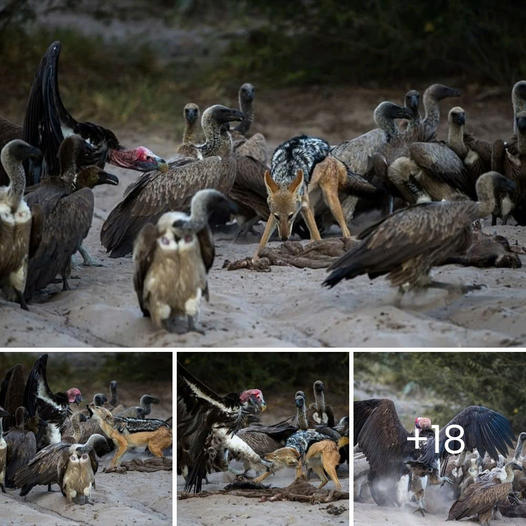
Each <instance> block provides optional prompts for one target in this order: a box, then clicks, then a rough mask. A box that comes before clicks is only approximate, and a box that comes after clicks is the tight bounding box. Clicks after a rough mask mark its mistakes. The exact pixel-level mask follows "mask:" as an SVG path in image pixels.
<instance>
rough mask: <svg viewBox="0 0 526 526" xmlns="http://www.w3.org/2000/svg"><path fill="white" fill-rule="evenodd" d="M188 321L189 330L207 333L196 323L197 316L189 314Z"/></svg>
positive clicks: (202, 333)
mask: <svg viewBox="0 0 526 526" xmlns="http://www.w3.org/2000/svg"><path fill="white" fill-rule="evenodd" d="M186 323H187V324H188V332H197V333H198V334H201V335H203V336H204V335H205V331H204V330H203V329H199V328H198V327H197V325H196V321H195V316H190V315H187V317H186Z"/></svg>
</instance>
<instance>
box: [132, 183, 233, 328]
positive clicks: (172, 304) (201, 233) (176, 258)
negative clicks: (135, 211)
mask: <svg viewBox="0 0 526 526" xmlns="http://www.w3.org/2000/svg"><path fill="white" fill-rule="evenodd" d="M225 203H226V204H227V206H228V205H229V204H228V201H227V200H226V198H225V196H224V195H223V194H222V193H221V192H218V191H217V190H213V189H209V190H200V191H198V192H197V193H196V194H195V195H194V197H193V198H192V202H191V214H190V215H187V214H185V213H184V212H166V213H164V214H163V215H162V216H161V217H160V219H159V221H158V222H157V224H156V225H154V224H152V223H146V224H145V225H144V226H143V227H142V229H141V231H140V232H139V235H138V236H137V239H136V241H135V245H134V250H133V261H134V265H135V270H134V276H133V283H134V287H135V292H136V294H137V299H138V300H139V306H140V308H141V311H142V313H143V315H144V316H150V317H151V318H152V322H153V324H154V325H155V326H156V327H157V328H159V329H162V328H164V329H166V330H168V331H170V332H180V331H181V329H180V328H178V327H177V317H178V316H186V320H187V324H188V330H189V331H196V330H197V328H196V320H197V317H198V315H199V308H200V302H201V297H203V296H204V297H205V298H206V299H207V300H208V283H207V275H208V272H209V270H210V268H211V267H212V264H213V262H214V257H215V248H214V241H213V238H212V233H211V231H210V228H209V226H208V218H209V215H210V213H211V211H212V210H213V209H214V208H215V209H217V208H218V207H219V206H224V204H225Z"/></svg>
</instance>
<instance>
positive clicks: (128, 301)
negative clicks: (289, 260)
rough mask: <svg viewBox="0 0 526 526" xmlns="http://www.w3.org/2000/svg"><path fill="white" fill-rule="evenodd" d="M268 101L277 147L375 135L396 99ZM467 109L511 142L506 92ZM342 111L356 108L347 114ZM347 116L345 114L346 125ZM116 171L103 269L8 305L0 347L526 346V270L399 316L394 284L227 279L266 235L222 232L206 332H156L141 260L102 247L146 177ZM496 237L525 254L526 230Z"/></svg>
mask: <svg viewBox="0 0 526 526" xmlns="http://www.w3.org/2000/svg"><path fill="white" fill-rule="evenodd" d="M397 93H398V92H397ZM399 95H400V94H399V93H398V96H399ZM294 96H295V97H296V100H295V102H294V104H292V101H291V100H292V98H293V97H294ZM267 97H268V95H265V94H262V95H261V100H260V99H258V101H260V102H259V106H258V108H260V110H259V112H258V114H257V115H258V119H259V120H257V121H256V124H257V125H256V126H255V129H256V130H257V129H261V130H262V131H264V132H265V133H266V134H267V135H269V136H270V144H271V146H275V145H276V144H277V143H278V142H280V141H281V140H283V139H286V138H288V137H291V136H292V135H294V134H295V133H299V132H306V133H314V134H319V135H321V136H324V137H327V138H328V139H329V140H331V142H333V143H335V142H338V141H339V140H342V139H344V138H346V137H347V138H348V137H352V136H354V135H356V134H358V133H360V132H361V131H364V130H367V129H369V128H370V127H371V122H370V120H371V110H372V108H374V106H375V105H376V103H377V101H378V100H381V99H382V98H384V97H390V98H391V99H392V100H396V97H395V93H394V92H393V91H392V90H391V91H389V90H369V91H366V90H360V89H356V90H353V89H350V88H349V89H347V91H344V90H343V89H342V90H332V91H330V90H329V91H328V93H324V92H323V91H322V90H321V89H320V90H316V89H310V90H305V92H304V94H303V95H300V93H295V92H294V91H293V90H291V91H290V92H287V94H286V96H285V94H284V95H283V97H281V98H277V99H276V102H275V104H274V106H273V109H271V107H270V106H269V104H270V102H269V101H268V99H267ZM457 103H458V104H462V105H463V106H465V107H466V108H467V109H468V115H470V113H469V112H470V111H471V112H472V113H471V115H474V116H475V117H474V120H475V122H474V124H473V128H474V129H475V130H477V131H478V132H480V136H481V137H484V138H486V139H494V138H496V137H498V136H507V132H506V130H507V128H508V124H507V123H508V122H509V119H508V115H507V114H508V113H509V108H508V106H509V103H508V102H507V96H506V97H504V94H502V95H500V96H499V98H498V99H497V100H496V102H495V103H493V99H491V100H490V102H485V103H484V104H486V105H487V108H489V109H491V111H488V112H487V115H485V116H483V114H482V111H483V106H482V103H481V102H477V101H476V99H475V98H474V97H470V98H469V97H468V98H466V100H462V99H460V100H458V101H455V104H457ZM285 104H288V107H289V108H291V110H290V112H289V113H288V116H289V118H288V119H287V121H286V123H285V122H281V123H280V122H277V121H276V118H275V115H276V111H277V112H278V113H279V112H280V111H281V109H283V108H282V106H283V105H285ZM309 105H310V106H309ZM444 106H445V108H447V107H448V106H447V105H446V104H444ZM302 107H303V108H304V107H312V112H311V114H309V117H308V118H306V116H305V113H303V114H302V116H303V121H300V117H301V115H300V110H299V108H302ZM342 107H343V108H346V109H345V111H343V112H341V113H338V108H342ZM336 115H341V119H340V120H339V121H336V117H335V116H336ZM271 116H274V117H273V118H272V117H271ZM271 119H272V120H271ZM300 123H303V124H300ZM488 123H489V124H488ZM490 125H491V126H490ZM344 126H345V130H344V129H342V128H343V127H344ZM116 131H117V133H118V134H119V135H120V136H121V141H122V142H123V144H126V145H133V144H135V145H136V144H146V145H148V146H149V147H151V148H152V149H153V150H154V151H156V152H158V153H159V154H161V155H164V156H166V157H169V156H170V155H171V154H172V152H173V145H174V138H173V137H172V136H171V134H170V133H168V132H167V131H166V130H164V131H163V130H159V131H158V133H154V134H151V135H149V136H147V137H139V136H137V134H131V133H129V132H128V133H125V132H123V131H121V130H116ZM109 170H110V171H112V172H114V173H116V174H118V176H119V177H120V180H121V183H120V185H119V186H117V187H110V186H105V187H100V188H97V189H96V191H95V194H96V202H95V206H96V211H95V217H94V220H93V226H92V228H91V231H90V233H89V235H88V238H87V242H86V246H87V247H88V249H89V251H90V253H91V254H92V255H93V256H94V257H95V258H97V259H98V260H99V261H100V262H101V263H102V264H103V265H104V267H92V268H86V267H82V266H81V267H79V268H78V269H77V270H75V271H74V272H73V274H74V275H76V276H78V277H80V279H72V280H70V285H71V288H72V290H71V291H68V292H60V289H61V286H60V285H50V286H48V288H47V289H46V291H45V292H44V293H42V294H41V295H40V296H39V297H37V298H35V300H34V301H33V303H32V304H31V305H30V311H29V312H24V311H22V310H20V309H19V308H18V307H17V305H15V304H12V303H7V302H5V301H3V300H0V346H17V347H20V346H59V347H61V346H170V347H172V346H175V347H179V346H181V347H182V346H196V347H197V346H232V347H233V346H239V347H245V346H260V347H267V346H285V347H288V346H291V347H293V346H302V347H319V346H394V347H397V346H444V347H450V346H451V347H454V346H506V345H524V342H525V341H526V327H524V324H523V323H522V322H521V321H522V320H523V319H524V318H525V315H526V312H525V311H526V301H525V299H526V276H525V272H524V269H476V268H462V267H457V266H451V265H450V266H446V267H442V268H440V269H438V270H436V271H435V276H436V278H437V279H439V280H442V281H451V282H463V283H467V284H469V283H479V284H484V285H486V288H483V289H482V290H479V291H475V292H472V293H470V294H468V295H465V296H451V295H450V296H448V295H447V294H446V293H445V292H444V291H429V292H427V293H426V294H423V295H421V296H418V297H407V298H405V299H404V302H403V303H402V306H401V308H398V307H395V306H394V301H393V300H394V292H393V291H392V289H390V288H389V287H388V285H387V283H386V281H385V280H384V279H383V278H380V279H378V280H376V281H374V282H371V281H369V279H368V278H366V277H360V278H357V279H354V280H352V281H351V282H344V283H341V284H340V285H339V286H337V287H336V288H335V289H333V290H327V289H325V288H322V287H321V282H322V281H323V279H324V277H325V271H324V270H319V269H317V270H311V269H304V270H300V269H297V268H293V267H272V272H269V273H256V272H251V271H246V270H242V271H231V272H229V271H226V270H223V269H222V265H223V262H224V260H225V259H229V260H235V259H239V258H243V257H247V256H251V255H252V254H253V253H254V250H255V248H256V243H257V240H258V238H257V237H253V238H252V239H249V240H247V241H245V242H243V243H233V242H232V240H231V239H230V240H229V239H225V236H224V235H221V234H218V235H217V236H216V243H217V256H216V261H215V263H214V267H213V268H212V270H211V273H210V276H209V280H210V281H209V288H210V303H209V304H206V303H203V307H202V313H201V323H202V328H203V329H204V330H205V332H206V334H205V335H204V336H203V335H200V334H197V333H190V334H187V335H182V336H181V335H170V334H168V333H166V332H164V331H156V330H154V329H153V328H152V326H151V324H150V321H149V320H148V319H145V318H143V317H142V316H141V313H140V310H139V308H138V304H137V299H136V297H135V293H134V290H133V284H132V272H133V268H132V261H131V258H129V257H128V258H121V259H109V258H108V257H107V256H106V254H105V251H104V249H103V248H102V247H101V245H100V243H99V235H100V229H101V226H102V223H103V221H104V219H105V218H106V217H107V215H108V213H109V212H110V211H111V209H112V208H113V206H114V205H115V204H116V203H117V202H118V201H119V200H120V198H121V196H122V193H123V192H124V189H125V188H126V186H127V185H128V184H129V183H130V182H132V181H133V180H134V179H135V178H136V176H137V174H136V173H134V172H131V171H125V170H120V169H118V168H114V167H110V168H109ZM259 228H260V229H261V228H262V225H260V226H259ZM356 230H357V227H356V226H355V227H354V231H356ZM485 230H486V231H495V232H498V233H500V234H503V235H505V236H506V237H508V239H509V240H510V242H512V243H515V242H518V243H519V244H520V245H522V246H524V245H526V228H524V227H517V226H498V227H496V228H492V227H487V228H485ZM351 231H353V225H351ZM277 245H278V243H277V242H274V243H273V244H272V243H271V246H277ZM524 263H526V259H524V257H523V264H524ZM313 298H315V301H313Z"/></svg>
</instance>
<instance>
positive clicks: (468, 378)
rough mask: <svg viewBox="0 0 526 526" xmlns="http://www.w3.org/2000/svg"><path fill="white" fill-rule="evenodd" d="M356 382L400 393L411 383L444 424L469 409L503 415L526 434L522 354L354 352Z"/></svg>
mask: <svg viewBox="0 0 526 526" xmlns="http://www.w3.org/2000/svg"><path fill="white" fill-rule="evenodd" d="M354 372H355V377H356V378H367V379H368V381H371V380H372V381H374V382H375V383H379V384H382V385H390V386H392V387H393V388H394V389H396V390H397V391H399V392H400V393H402V391H403V389H404V387H406V386H407V385H408V384H409V383H410V382H413V383H415V384H416V385H417V386H418V387H419V388H420V389H422V390H424V391H425V392H426V394H427V395H428V396H431V397H433V396H434V397H435V398H436V399H437V400H438V401H437V403H436V404H435V407H434V416H435V418H437V420H439V421H440V422H444V423H445V422H448V421H449V419H451V417H453V416H454V414H455V413H456V412H457V411H458V410H460V409H462V408H464V407H466V406H468V405H484V406H487V407H489V408H491V409H494V410H495V411H499V412H501V413H503V414H504V415H505V416H507V417H508V418H509V419H510V420H511V421H512V423H513V427H514V429H515V431H516V432H520V431H524V430H526V354H525V353H512V352H473V353H471V352H414V353H413V352H407V353H364V352H361V353H355V356H354Z"/></svg>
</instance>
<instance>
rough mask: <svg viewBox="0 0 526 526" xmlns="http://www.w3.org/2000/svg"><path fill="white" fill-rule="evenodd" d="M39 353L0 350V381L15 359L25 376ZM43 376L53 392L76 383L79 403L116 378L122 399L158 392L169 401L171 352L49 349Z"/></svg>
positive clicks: (158, 394) (107, 385) (163, 398)
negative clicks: (63, 350)
mask: <svg viewBox="0 0 526 526" xmlns="http://www.w3.org/2000/svg"><path fill="white" fill-rule="evenodd" d="M42 354H44V353H41V352H2V353H0V381H1V380H2V379H3V378H4V375H5V373H6V371H7V370H8V369H9V368H10V367H12V366H13V365H15V364H16V363H21V364H22V365H23V367H24V373H25V376H26V378H27V375H28V374H29V372H30V371H31V368H32V366H33V364H34V362H35V360H36V359H37V358H38V357H39V356H41V355H42ZM47 380H48V384H49V387H50V389H51V390H52V391H54V392H58V391H65V390H67V389H69V388H70V387H78V388H79V389H80V390H81V392H82V396H83V398H84V402H83V403H88V402H89V401H91V398H92V396H93V394H95V393H96V392H103V393H105V394H106V395H107V396H108V393H109V383H110V381H111V380H117V382H118V390H119V395H120V396H121V397H123V398H124V399H128V397H129V399H130V402H131V401H134V400H135V399H137V402H138V398H139V396H140V395H142V394H144V393H145V392H150V394H153V395H157V396H159V397H160V398H161V399H162V404H163V405H171V398H172V397H171V392H172V353H171V352H164V353H162V352H153V353H140V352H125V353H115V352H110V353H106V352H101V353H99V352H82V353H80V352H77V353H70V352H64V353H56V352H55V353H49V357H48V362H47ZM143 389H144V391H142V390H143ZM140 391H142V392H140ZM108 399H109V396H108ZM134 403H135V402H134Z"/></svg>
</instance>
